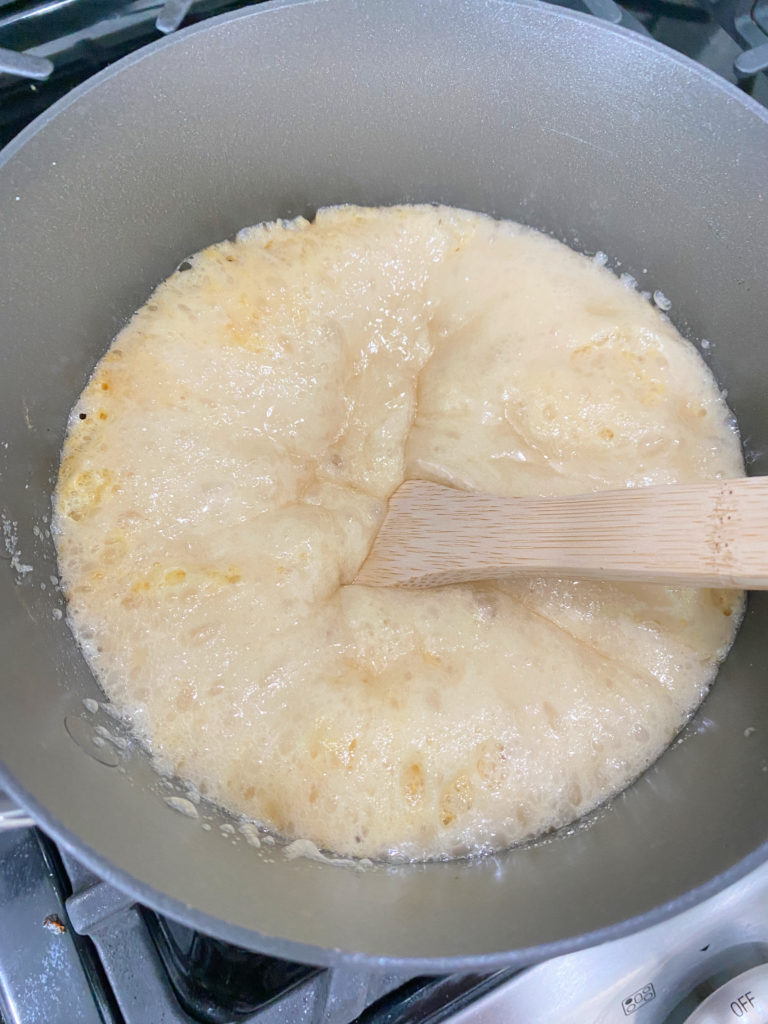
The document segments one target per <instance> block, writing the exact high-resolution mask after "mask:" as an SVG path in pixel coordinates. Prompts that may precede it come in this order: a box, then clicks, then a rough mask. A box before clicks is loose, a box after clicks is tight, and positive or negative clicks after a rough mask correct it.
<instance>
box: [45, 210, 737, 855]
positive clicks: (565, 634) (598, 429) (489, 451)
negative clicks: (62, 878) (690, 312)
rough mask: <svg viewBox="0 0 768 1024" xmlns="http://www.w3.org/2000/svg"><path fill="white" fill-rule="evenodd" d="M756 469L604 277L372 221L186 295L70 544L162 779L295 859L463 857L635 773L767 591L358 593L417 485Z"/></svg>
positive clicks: (305, 234) (86, 478) (73, 474)
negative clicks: (398, 504)
mask: <svg viewBox="0 0 768 1024" xmlns="http://www.w3.org/2000/svg"><path fill="white" fill-rule="evenodd" d="M742 473H743V464H742V459H741V452H740V448H739V441H738V437H737V435H736V433H735V431H734V429H733V426H732V420H731V417H730V413H729V411H728V409H727V407H726V406H725V404H724V402H723V400H722V398H721V396H720V394H719V392H718V389H717V386H716V384H715V382H714V380H713V379H712V376H711V375H710V373H709V371H708V369H707V368H706V366H705V365H704V363H703V362H702V360H701V359H700V357H699V356H698V354H697V353H696V351H695V350H694V348H693V347H692V346H691V345H690V344H688V343H687V342H685V341H684V340H683V339H682V338H681V337H680V336H679V334H678V333H677V332H676V331H675V330H674V328H673V327H672V326H671V325H670V324H668V323H666V322H664V321H663V320H662V319H661V318H660V316H659V313H658V311H657V310H655V309H654V308H653V307H652V306H651V305H650V304H649V303H648V302H647V301H645V300H644V299H643V298H642V297H641V296H639V295H637V294H636V293H635V292H634V291H632V290H631V289H628V288H626V287H624V286H623V285H622V284H621V283H620V282H619V281H617V280H616V278H614V277H613V276H612V275H611V274H610V273H609V272H608V271H607V270H605V269H604V268H603V267H601V266H600V265H599V263H595V262H594V261H591V260H588V259H586V258H584V257H581V256H579V255H577V254H576V253H574V252H572V251H571V250H569V249H567V248H566V247H564V246H563V245H561V244H559V243H557V242H555V241H553V240H552V239H550V238H547V237H545V236H543V235H540V234H538V233H536V232H533V231H531V230H528V229H525V228H523V227H520V226H518V225H515V224H510V223H499V222H495V221H492V220H490V219H488V218H485V217H482V216H480V215H476V214H471V213H466V212H462V211H458V210H452V209H447V208H433V207H400V208H393V209H381V210H368V209H359V208H355V207H343V208H338V209H330V210H325V211H320V213H319V214H318V216H317V219H316V221H315V222H314V223H313V224H309V223H307V222H306V221H304V220H302V219H298V220H296V221H293V222H291V223H290V224H287V225H286V224H272V225H262V226H259V227H256V228H252V229H249V230H247V231H244V232H241V234H240V235H239V236H238V239H237V240H236V241H235V242H223V243H221V244H219V245H214V246H211V247H210V248H208V249H205V250H204V251H203V252H201V253H200V254H198V255H197V256H196V257H193V258H192V260H191V269H189V270H187V271H184V272H177V273H176V274H174V275H172V276H171V277H170V278H169V279H168V280H167V281H166V282H165V283H163V284H162V285H160V286H159V288H158V289H157V290H156V291H155V292H154V294H153V295H152V296H151V298H150V299H149V301H148V302H147V304H146V305H145V306H144V307H143V308H142V309H141V310H139V311H138V313H136V315H135V316H134V318H133V319H132V320H131V322H130V323H129V324H128V326H127V327H126V328H125V329H124V330H123V331H122V332H121V333H120V334H119V335H118V337H117V338H116V339H115V341H114V343H113V345H112V347H111V349H110V350H109V352H108V353H107V354H106V356H105V357H104V358H103V359H102V360H101V362H100V363H99V365H98V366H97V367H96V369H95V371H94V375H93V377H92V379H91V381H90V382H89V384H88V386H87V387H86V389H85V391H84V392H83V394H82V396H81V397H80V399H79V401H78V403H77V405H76V406H75V408H74V409H73V412H72V415H71V420H70V425H69V432H68V435H67V439H66V443H65V446H64V450H63V453H62V464H61V472H60V476H59V482H58V487H57V492H56V520H55V530H56V537H57V544H58V549H59V556H60V567H61V575H62V584H63V586H64V589H65V592H66V594H67V598H68V602H69V616H70V622H71V624H72V628H73V630H74V632H75V635H76V636H77V638H78V639H79V641H80V643H81V645H82V647H83V649H84V651H85V653H86V656H87V658H88V660H89V661H90V664H91V665H92V667H93V669H94V671H95V673H96V675H97V678H98V679H99V681H100V683H101V685H102V687H103V688H104V690H105V691H106V693H107V694H108V696H109V697H110V698H111V700H112V701H113V702H114V703H115V704H116V705H117V706H118V707H119V708H122V709H123V710H125V711H127V712H129V713H130V715H131V720H132V722H133V724H134V728H135V729H136V730H137V732H138V734H139V735H140V737H141V739H142V740H143V742H145V743H146V744H147V745H148V746H149V748H150V749H151V750H152V752H153V754H154V755H155V757H156V759H157V760H158V762H159V763H161V764H163V765H164V766H166V767H167V768H168V769H169V770H170V771H172V772H175V773H176V774H178V775H179V776H180V777H182V778H184V779H186V780H188V781H189V782H190V783H192V784H194V786H196V787H198V788H199V791H200V792H201V793H203V794H204V795H206V796H208V797H209V798H211V799H213V800H216V801H218V802H219V803H221V804H222V805H224V806H225V807H228V808H230V809H232V810H233V811H235V812H236V813H238V814H240V815H244V816H246V817H248V818H250V819H253V820H254V821H258V822H260V823H262V824H263V825H264V826H266V827H267V828H270V829H272V830H273V831H274V832H276V833H280V834H282V835H283V836H285V837H287V838H292V839H298V840H300V843H299V846H298V847H296V849H297V850H298V849H301V850H306V849H310V848H312V849H315V848H316V849H318V850H326V851H333V852H335V853H336V854H340V855H345V856H349V855H353V856H357V857H365V856H369V857H375V858H381V857H391V858H396V859H402V858H427V857H439V856H453V855H461V854H464V853H466V852H471V851H476V850H488V849H498V848H502V847H506V846H508V845H510V844H513V843H516V842H519V841H522V840H524V839H526V838H528V837H530V836H535V835H539V834H541V833H542V832H544V831H546V830H547V829H550V828H553V827H557V826H559V825H562V824H565V823H566V822H569V821H571V820H573V819H574V818H576V817H578V816H579V815H582V814H583V813H585V812H586V811H587V810H589V809H590V808H592V807H594V806H595V805H596V804H598V803H599V802H600V801H602V800H604V799H605V798H606V797H608V796H610V795H611V794H612V793H615V792H617V791H619V790H620V789H622V788H623V787H624V786H626V785H627V784H628V782H630V781H631V780H632V779H633V778H635V777H636V776H637V775H638V774H639V773H640V772H641V771H642V770H643V769H644V768H645V767H646V766H647V765H648V764H649V763H650V762H651V761H652V760H653V759H654V758H656V757H657V756H658V755H659V753H660V752H661V751H662V750H663V749H664V748H665V747H666V746H667V745H668V743H669V742H670V741H671V739H672V738H673V736H674V735H675V733H676V732H677V731H678V729H679V728H680V726H681V724H682V723H683V722H684V721H685V719H686V718H687V716H688V715H689V714H690V713H691V712H692V710H693V709H694V708H695V707H696V706H697V705H698V703H699V702H700V700H701V699H702V697H703V695H704V693H705V692H706V689H707V687H708V686H709V684H710V683H711V681H712V679H713V677H714V675H715V672H716V669H717V665H718V663H719V661H720V660H721V659H722V657H723V656H724V654H725V652H726V651H727V649H728V646H729V645H730V643H731V641H732V638H733V635H734V631H735V628H736V624H737V622H738V619H739V616H740V613H741V607H742V598H741V595H739V594H734V593H727V592H714V591H700V592H694V591H687V590H679V589H671V588H661V587H641V586H617V585H614V584H598V583H585V582H583V581H581V582H579V581H574V580H555V581H552V580H550V581H543V580H535V579H534V580H516V581H512V580H509V581H501V582H495V583H481V584H476V585H464V586H454V587H445V588H442V589H440V590H434V591H425V592H410V591H408V592H399V591H387V590H373V589H366V588H360V587H355V586H343V585H342V584H344V583H346V582H348V581H349V580H351V579H353V578H354V576H355V573H356V572H357V569H358V568H359V566H360V564H361V562H362V560H363V558H364V557H365V554H366V553H367V550H368V548H369V546H370V544H371V542H372V539H373V537H374V535H375V532H376V529H377V528H378V525H379V522H380V520H381V517H382V515H383V512H384V509H385V507H386V500H387V498H388V497H389V495H390V494H391V493H392V491H393V490H394V489H395V488H396V487H397V486H398V485H399V484H400V483H401V482H402V480H403V479H404V478H405V477H412V476H420V477H427V478H431V479H435V480H438V481H446V482H449V483H453V484H455V485H458V486H463V487H469V488H477V489H482V490H488V491H493V492H496V493H499V494H509V495H526V494H532V495H533V494H563V493H578V492H584V491H593V490H600V489H605V488H611V487H636V486H644V485H648V484H654V483H666V482H674V481H693V480H707V479H712V478H715V477H718V476H737V475H741V474H742ZM184 807H185V808H186V803H185V805H184ZM190 807H192V809H193V810H194V806H193V805H192V804H190ZM253 834H254V835H256V832H254V833H253ZM262 841H265V840H264V839H263V837H262ZM302 843H303V845H302Z"/></svg>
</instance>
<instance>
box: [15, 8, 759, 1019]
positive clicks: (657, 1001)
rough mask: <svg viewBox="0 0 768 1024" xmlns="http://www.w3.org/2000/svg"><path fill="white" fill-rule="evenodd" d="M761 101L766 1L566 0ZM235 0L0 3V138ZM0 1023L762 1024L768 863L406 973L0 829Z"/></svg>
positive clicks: (26, 831) (25, 833)
mask: <svg viewBox="0 0 768 1024" xmlns="http://www.w3.org/2000/svg"><path fill="white" fill-rule="evenodd" d="M562 2H563V5H564V6H568V7H572V8H575V9H577V10H585V11H587V12H588V13H591V14H593V15H595V16H598V17H602V18H604V19H606V20H608V21H610V22H612V23H615V24H622V25H624V26H625V27H627V28H631V29H633V30H635V31H639V32H646V33H648V34H650V35H652V36H654V37H655V38H657V39H660V40H661V41H662V42H665V43H667V44H668V45H670V46H672V47H674V48H675V49H678V50H680V51H681V52H683V53H685V54H687V55H688V56H690V57H693V58H694V59H696V60H699V61H700V62H701V63H702V64H705V65H706V66H707V67H710V68H711V69H712V70H714V71H716V72H717V73H718V74H720V75H722V76H723V77H726V78H728V79H729V80H730V81H732V82H735V83H737V84H739V85H740V86H741V87H742V88H744V89H745V90H746V91H748V92H750V93H751V94H752V95H753V96H754V97H755V98H756V99H757V100H758V101H760V102H762V103H764V104H765V105H766V106H768V75H766V74H764V73H762V72H763V71H764V70H765V69H766V68H768V0H628V2H627V3H625V4H624V5H623V7H619V6H618V5H617V4H616V3H615V2H614V0H562ZM242 6H245V3H244V2H243V0H167V2H166V3H164V4H163V3H162V2H159V0H0V146H2V145H4V144H5V143H6V142H8V141H10V139H11V138H13V136H14V135H15V134H17V133H18V132H19V131H20V130H21V129H22V128H23V127H24V126H25V125H26V124H27V123H29V121H31V120H32V119H33V118H34V117H36V116H37V115H38V114H40V113H41V112H42V111H44V110H45V109H47V107H49V106H50V105H51V103H53V102H55V101H56V100H57V99H58V98H59V97H60V96H62V95H64V94H65V93H66V92H67V91H69V89H71V88H73V87H74V86H75V85H77V84H79V83H80V82H81V81H83V80H84V79H86V78H88V77H89V76H90V75H92V74H94V73H95V72H96V71H99V70H100V69H101V68H103V67H106V66H107V65H108V64H110V63H112V62H113V61H114V60H116V59H118V58H119V57H122V56H124V55H125V54H126V53H129V52H131V51H132V50H134V49H136V48H137V47H139V46H142V45H144V44H145V43H148V42H151V41H152V40H153V39H155V38H158V36H159V35H160V33H167V32H170V31H174V30H175V29H176V28H178V27H180V26H181V25H183V24H191V23H193V22H196V21H200V20H202V19H204V18H207V17H211V16H212V15H214V14H219V13H222V12H224V11H229V10H233V9H236V8H238V7H242ZM3 810H4V808H3V802H2V795H1V794H0V1024H43V1022H45V1024H195V1022H197V1024H209V1022H210V1024H226V1022H242V1024H619V1022H624V1021H627V1020H631V1021H633V1022H637V1024H682V1022H683V1021H689V1022H690V1024H704V1022H706V1024H715V1022H717V1024H724V1022H729V1024H734V1022H737V1021H742V1022H744V1024H768V865H766V866H765V867H762V868H760V869H758V870H757V871H755V872H753V873H752V874H751V875H749V876H747V877H746V878H744V879H742V881H740V882H738V883H737V884H736V885H734V886H732V887H731V888H730V889H728V890H726V891H724V892H723V893H720V894H719V895H717V896H715V897H713V898H711V899H709V900H707V901H706V902H704V903H702V904H699V905H698V906H697V907H694V908H692V909H691V910H688V911H686V912H685V913H684V914H682V915H679V916H677V917H675V918H672V919H670V920H668V921H666V922H663V923H661V924H658V925H655V926H654V927H652V928H650V929H648V930H646V931H643V932H639V933H637V934H635V935H633V936H629V937H627V938H624V939H621V940H618V941H615V942H611V943H607V944H605V945H603V946H599V947H595V948H592V949H588V950H584V951H581V952H578V953H573V954H570V955H568V956H564V957H560V958H558V959H555V960H549V961H546V962H545V963H542V964H539V965H537V966H533V967H529V968H527V969H525V970H522V971H499V972H496V973H494V974H491V975H450V976H446V977H439V978H424V977H415V978H414V977H410V976H404V975H395V974H382V973H377V972H367V971H364V970H359V969H349V968H336V969H332V970H326V969H321V968H314V967H310V966H306V965H303V964H295V963H290V962H286V961H281V960H275V959H273V958H270V957H265V956H260V955H258V954H254V953H250V952H248V951H246V950H240V949H237V948H235V947H232V946H229V945H228V944H226V943H224V942H221V941H219V940H217V939H211V938H209V937H207V936H203V935H200V934H198V933H195V932H192V931H191V930H190V929H188V928H186V927H183V926H181V925H178V924H176V923H175V922H173V921H170V920H167V919H164V918H162V917H160V916H158V915H156V914H154V913H153V912H152V911H149V910H147V909H146V908H143V907H140V906H138V905H136V904H135V903H134V902H133V901H132V899H131V898H130V897H127V896H125V895H124V894H123V893H121V892H118V891H117V890H116V889H114V888H113V887H112V886H110V885H108V884H107V883H106V882H103V881H101V880H100V879H99V878H97V877H96V876H94V875H93V874H92V873H91V872H90V871H89V870H87V869H86V868H84V867H83V866H82V865H80V864H79V863H78V862H77V861H76V860H74V859H73V858H72V857H71V856H70V855H69V854H67V853H66V852H65V851H62V850H59V849H57V848H56V847H55V845H54V844H53V843H51V842H50V841H49V840H48V839H47V838H46V837H44V836H43V835H42V834H41V833H40V832H39V831H38V830H37V829H35V828H33V827H26V828H15V829H13V830H4V829H3V827H2V826H3Z"/></svg>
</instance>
